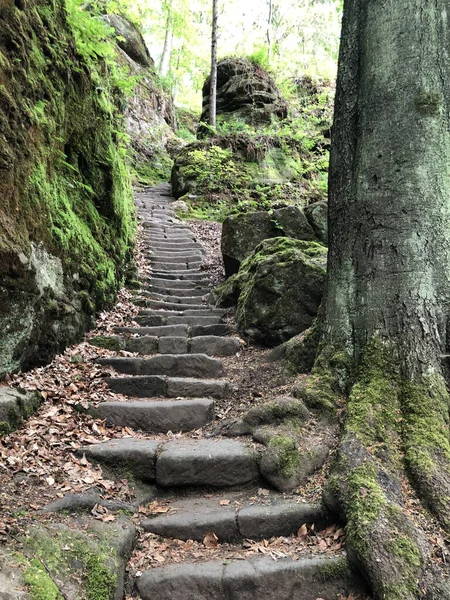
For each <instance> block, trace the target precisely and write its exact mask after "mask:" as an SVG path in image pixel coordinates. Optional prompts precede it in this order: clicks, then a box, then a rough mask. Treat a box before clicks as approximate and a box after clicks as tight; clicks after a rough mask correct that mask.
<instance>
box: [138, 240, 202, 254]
mask: <svg viewBox="0 0 450 600" xmlns="http://www.w3.org/2000/svg"><path fill="white" fill-rule="evenodd" d="M143 246H144V248H147V249H149V250H162V251H164V252H172V251H174V252H182V251H183V250H195V251H197V250H198V251H199V252H201V253H202V254H204V252H205V250H204V248H203V246H201V244H199V243H198V242H184V243H175V242H168V241H156V240H153V239H152V240H147V241H144V244H143Z"/></svg>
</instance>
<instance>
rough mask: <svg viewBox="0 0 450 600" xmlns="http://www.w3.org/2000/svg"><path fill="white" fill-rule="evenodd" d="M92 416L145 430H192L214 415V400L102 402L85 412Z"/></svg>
mask: <svg viewBox="0 0 450 600" xmlns="http://www.w3.org/2000/svg"><path fill="white" fill-rule="evenodd" d="M87 412H88V413H89V414H90V415H92V416H93V417H94V419H105V420H106V425H108V426H117V427H130V428H131V429H136V430H140V431H145V432H146V433H167V432H169V431H173V432H178V431H192V430H194V429H199V428H200V427H203V426H204V425H206V424H207V423H209V422H210V421H211V420H212V419H213V417H214V401H213V400H211V399H209V398H195V399H190V400H186V399H181V400H162V401H158V400H157V401H135V402H102V403H100V404H98V405H97V406H91V407H89V409H88V411H87Z"/></svg>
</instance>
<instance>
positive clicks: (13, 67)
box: [0, 0, 135, 377]
mask: <svg viewBox="0 0 450 600" xmlns="http://www.w3.org/2000/svg"><path fill="white" fill-rule="evenodd" d="M76 10H79V9H78V8H76V7H74V6H73V5H71V8H70V10H69V11H68V12H66V9H65V7H64V6H63V5H62V4H54V3H52V2H49V1H46V0H43V1H41V2H36V1H30V2H27V3H20V6H19V5H18V4H17V3H14V2H13V0H6V1H5V2H3V3H2V5H1V8H0V265H1V266H0V276H1V285H0V328H1V330H2V336H1V340H0V377H1V376H2V375H4V374H5V373H7V372H11V371H15V370H17V369H23V368H28V367H30V366H33V365H36V364H42V363H44V362H46V361H47V360H49V359H50V358H51V357H52V356H53V354H54V353H55V352H57V351H59V350H61V349H62V348H64V347H65V345H67V344H68V343H70V342H73V341H74V340H76V339H77V338H78V337H79V336H80V335H81V333H82V332H83V331H84V330H85V329H86V328H87V327H88V326H89V325H90V323H91V322H92V316H93V314H94V312H95V311H96V310H98V309H99V308H100V307H102V306H104V305H105V304H106V303H109V302H111V301H112V300H113V298H114V296H115V291H116V290H117V288H118V286H119V285H120V284H121V282H122V281H123V278H124V274H125V268H126V264H127V261H128V260H129V258H130V256H131V247H132V243H133V236H134V229H135V224H134V206H133V197H132V191H131V186H130V179H129V174H128V167H127V165H126V163H125V160H124V154H125V149H124V148H123V145H122V141H121V139H122V137H121V131H122V124H121V122H120V118H119V110H118V109H119V108H120V106H121V103H122V102H123V92H122V91H121V90H120V89H118V87H117V86H118V82H117V81H113V80H112V79H110V78H109V77H108V74H107V72H106V70H105V68H104V64H103V63H102V62H101V61H100V62H98V61H97V62H96V61H95V60H93V59H92V60H90V59H89V58H88V57H87V55H85V54H83V52H82V50H80V48H81V47H80V46H79V44H78V45H77V42H76V38H75V33H76V32H75V31H74V29H73V27H74V23H76V19H77V15H78V13H76V12H73V11H76ZM105 35H106V34H105ZM78 42H79V39H78Z"/></svg>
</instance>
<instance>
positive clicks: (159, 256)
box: [148, 250, 203, 263]
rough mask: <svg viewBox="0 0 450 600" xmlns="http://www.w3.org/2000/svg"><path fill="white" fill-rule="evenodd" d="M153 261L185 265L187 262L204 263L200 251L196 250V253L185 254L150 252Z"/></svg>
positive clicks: (185, 252) (187, 252) (188, 252)
mask: <svg viewBox="0 0 450 600" xmlns="http://www.w3.org/2000/svg"><path fill="white" fill-rule="evenodd" d="M148 254H149V257H150V259H151V260H167V261H169V262H178V263H185V262H186V261H191V260H193V261H195V260H197V261H199V262H202V261H203V255H202V253H201V252H200V250H196V251H195V252H193V251H192V250H191V251H186V250H185V251H184V252H179V251H177V252H167V251H165V252H163V251H161V250H152V251H149V252H148Z"/></svg>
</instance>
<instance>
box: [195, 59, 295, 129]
mask: <svg viewBox="0 0 450 600" xmlns="http://www.w3.org/2000/svg"><path fill="white" fill-rule="evenodd" d="M210 86H211V78H210V77H208V78H207V80H206V81H205V83H204V85H203V109H202V115H201V118H200V122H203V123H208V122H209V91H210ZM216 110H217V122H218V123H224V122H227V121H230V120H239V121H243V122H245V123H247V124H248V125H250V126H253V127H258V126H261V125H267V124H270V123H272V122H273V120H282V119H285V118H286V117H287V102H286V100H284V98H283V97H282V95H281V93H280V90H279V89H278V86H277V85H276V83H275V81H274V80H273V79H272V78H271V77H270V75H269V74H268V73H267V72H266V71H265V70H264V69H263V68H262V67H261V66H259V65H257V64H255V63H253V62H251V61H249V60H246V59H244V58H225V59H224V60H221V61H220V62H219V63H218V64H217V109H216ZM204 131H205V129H204V128H202V127H200V128H199V134H200V135H201V134H202V133H203V132H204Z"/></svg>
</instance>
